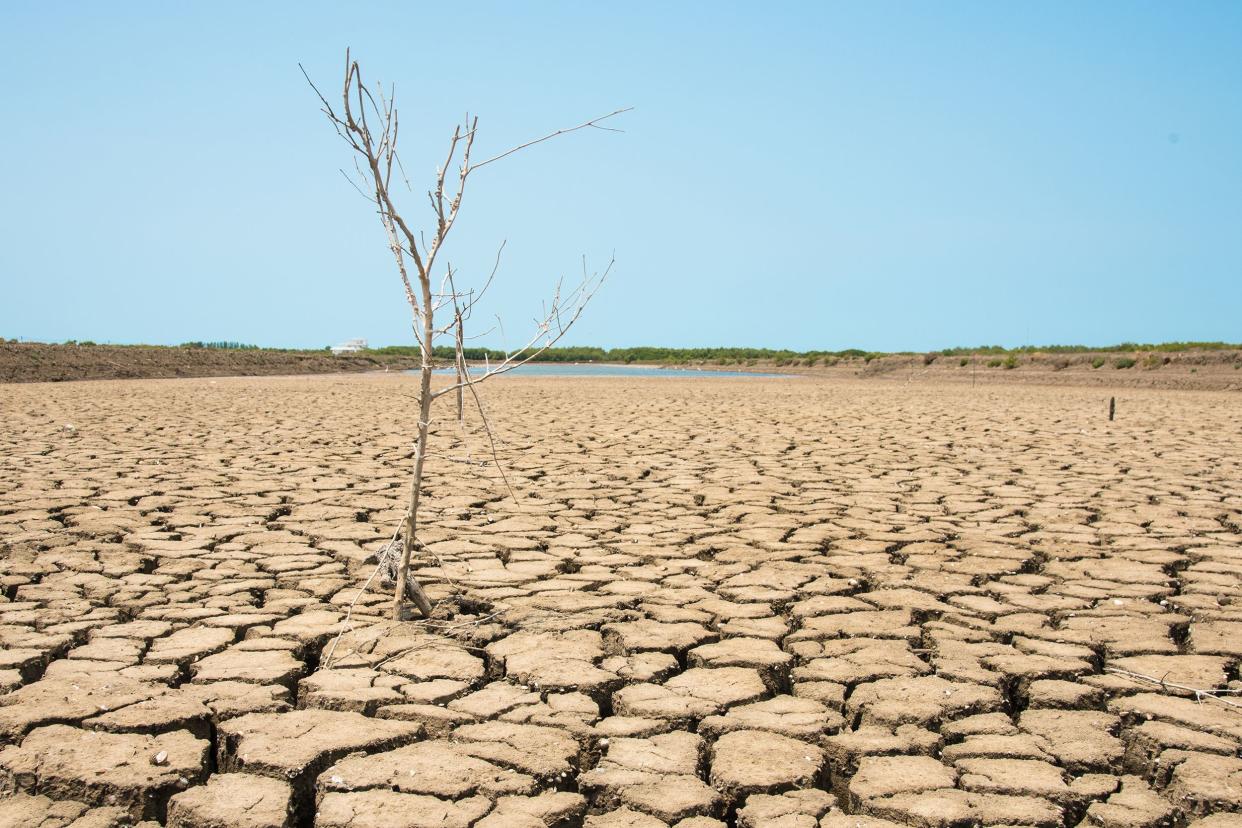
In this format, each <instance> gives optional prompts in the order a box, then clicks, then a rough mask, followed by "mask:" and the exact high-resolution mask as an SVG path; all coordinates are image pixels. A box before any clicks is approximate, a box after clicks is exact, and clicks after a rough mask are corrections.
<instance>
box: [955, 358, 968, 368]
mask: <svg viewBox="0 0 1242 828" xmlns="http://www.w3.org/2000/svg"><path fill="white" fill-rule="evenodd" d="M957 364H958V365H959V366H961V367H962V368H965V367H966V366H967V365H969V364H970V360H969V359H967V358H966V357H962V358H961V359H959V360H958V361H957Z"/></svg>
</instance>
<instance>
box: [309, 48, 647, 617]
mask: <svg viewBox="0 0 1242 828" xmlns="http://www.w3.org/2000/svg"><path fill="white" fill-rule="evenodd" d="M299 68H300V67H299ZM302 73H303V75H305V74H306V71H305V69H303V70H302ZM306 80H307V83H310V85H311V88H312V89H314V91H315V94H316V95H318V97H319V101H320V103H321V104H322V109H323V113H324V114H325V115H326V116H327V118H328V121H329V122H330V123H331V124H332V126H333V127H334V128H335V129H336V133H337V135H339V136H340V137H341V138H342V139H343V140H344V141H345V143H347V144H348V145H349V147H350V149H351V150H352V151H353V153H354V171H355V173H356V177H350V176H349V174H347V173H345V172H344V170H342V174H344V175H345V177H346V178H347V179H348V180H349V181H350V183H351V184H353V185H354V187H355V189H357V190H358V192H359V193H360V194H361V195H362V196H363V198H365V199H366V200H367V201H369V202H371V204H372V205H374V207H375V209H376V213H377V215H378V216H379V220H380V224H381V225H382V226H383V228H384V234H385V237H386V239H387V243H388V249H389V250H390V251H391V253H392V256H393V259H394V261H395V262H396V266H397V272H398V273H399V274H400V276H401V284H402V287H403V288H404V290H405V298H406V301H407V302H408V303H409V306H410V310H411V314H412V324H413V329H414V337H415V341H416V342H417V343H418V349H419V356H420V362H419V392H418V428H417V438H416V442H415V446H414V471H413V477H412V479H411V480H410V492H409V503H408V505H407V507H406V512H405V517H404V519H403V521H402V524H401V526H400V527H399V528H398V530H397V532H396V533H394V541H393V542H392V543H390V544H389V545H388V547H386V550H385V551H386V552H387V553H388V558H389V561H391V562H392V563H393V564H395V565H394V566H393V568H394V569H395V572H394V573H393V574H394V578H393V580H394V581H395V588H394V593H393V609H392V611H393V618H394V620H400V619H401V618H403V617H404V614H405V600H406V598H407V597H408V598H409V599H410V600H412V601H413V602H414V604H415V605H416V606H417V607H418V609H419V611H420V612H422V614H423V615H424V616H429V615H430V614H431V611H432V607H431V603H430V601H428V599H427V595H426V592H425V591H424V590H423V588H422V587H421V586H420V585H419V584H418V583H417V581H416V580H415V579H414V578H413V577H411V575H410V561H411V557H412V555H413V552H414V549H415V547H416V546H417V544H418V540H417V538H418V511H419V505H420V500H421V497H422V494H423V472H424V468H425V464H426V462H427V459H428V455H429V448H428V433H429V429H430V427H431V424H432V413H433V403H434V402H435V401H436V400H437V399H439V398H440V397H443V396H445V395H452V396H453V397H454V398H455V399H456V403H457V406H456V407H457V418H458V419H459V421H460V420H462V418H463V417H464V416H465V406H466V403H467V395H469V400H470V401H471V402H473V403H474V404H475V406H476V407H477V408H478V411H479V415H480V417H481V418H482V420H483V426H484V431H485V433H486V435H487V438H488V440H489V443H490V449H491V453H492V456H493V459H494V460H496V462H497V463H499V458H498V456H497V452H496V443H495V438H494V435H493V433H492V430H491V425H490V422H489V421H488V419H487V414H486V412H485V411H484V409H483V405H482V401H481V399H480V398H479V394H478V390H477V386H478V385H479V384H480V383H482V382H484V381H486V380H488V379H490V378H492V377H494V376H497V375H499V374H503V373H505V372H507V371H511V370H513V369H514V368H517V367H519V366H520V365H523V364H524V363H526V362H529V361H530V360H532V359H534V358H535V357H537V356H538V355H539V354H541V353H542V352H543V351H545V350H546V349H548V348H550V347H551V346H553V345H555V344H556V343H557V342H558V341H559V340H560V339H561V337H563V336H564V335H565V333H566V331H568V330H569V328H570V327H572V326H573V324H574V323H575V322H576V321H577V320H578V317H579V316H580V315H581V314H582V310H583V308H585V306H586V304H587V302H589V301H590V299H591V297H592V296H594V295H595V292H596V291H597V290H598V289H599V286H600V284H601V283H602V282H603V280H604V279H605V278H606V277H607V276H608V273H609V272H610V271H611V269H612V264H613V261H612V260H610V261H609V262H608V265H607V267H605V268H604V269H603V271H602V272H599V271H597V272H596V273H593V274H592V273H588V271H587V269H586V266H585V259H584V263H583V272H582V277H581V280H580V281H578V282H577V284H576V285H574V286H573V287H572V288H570V289H569V290H567V291H565V290H563V289H562V285H561V283H558V284H557V286H556V290H555V292H554V294H553V296H552V299H551V301H550V302H548V303H546V304H545V305H544V311H545V312H544V314H543V316H542V317H541V318H539V319H537V320H536V321H535V331H534V333H533V335H531V336H530V337H529V339H528V340H527V341H526V342H525V344H524V345H523V346H522V347H520V348H519V349H517V350H516V351H513V352H511V353H510V354H509V355H508V356H507V357H506V358H505V359H504V360H502V361H501V362H499V363H497V364H495V365H490V364H489V365H488V366H487V367H486V368H485V369H484V370H483V371H482V372H481V373H479V374H478V375H475V374H473V373H472V372H471V370H470V366H469V364H468V363H467V361H466V359H465V354H464V347H465V341H466V336H465V332H464V331H465V323H466V322H467V321H468V320H469V319H470V316H471V313H472V311H473V310H474V308H475V306H476V305H477V303H478V302H479V300H480V299H482V297H483V295H484V294H485V293H486V292H487V288H488V287H489V286H490V285H491V283H492V280H493V279H494V278H495V276H496V272H497V270H498V269H499V266H500V254H501V252H503V250H504V244H503V243H502V244H501V245H500V250H498V251H497V254H496V262H495V265H494V266H493V267H492V271H491V274H490V275H489V276H488V277H487V279H486V281H484V282H483V284H482V285H481V286H480V287H479V288H478V289H476V290H462V289H459V288H458V286H457V279H456V276H457V273H456V272H455V271H454V269H453V267H452V265H451V264H450V263H448V262H447V260H446V262H445V264H444V268H443V276H442V277H441V278H440V280H439V284H438V285H437V284H436V283H435V282H436V277H435V275H434V274H435V273H436V272H437V270H436V267H437V260H438V259H439V258H440V256H441V254H442V252H443V249H444V243H445V240H446V239H447V238H448V236H449V233H450V232H451V231H452V229H453V226H454V225H455V224H456V222H457V218H458V215H459V214H460V212H461V206H462V197H463V196H464V195H465V191H466V183H467V181H468V180H469V178H470V176H471V175H472V174H473V173H474V172H475V171H476V170H479V169H481V168H483V167H486V166H487V165H488V164H492V163H495V162H496V161H500V160H501V159H503V158H507V157H508V156H510V155H512V154H514V153H515V152H518V151H520V150H523V149H526V148H527V147H531V146H534V145H535V144H539V143H542V142H544V141H547V140H550V139H552V138H555V137H557V136H558V135H564V134H566V133H570V132H576V131H578V130H581V129H601V130H606V131H609V132H619V131H620V130H616V129H612V128H611V127H606V126H602V122H604V121H606V120H608V119H609V118H612V117H614V116H616V115H619V114H621V113H622V112H626V111H628V108H627V109H618V110H616V111H614V112H610V113H608V114H607V115H603V116H600V117H598V118H593V119H591V120H589V121H586V122H584V123H581V124H578V125H577V126H574V127H569V128H566V129H558V130H556V131H555V132H551V133H548V134H547V135H544V136H542V137H539V138H535V139H533V140H530V141H527V142H526V143H523V144H519V145H518V146H515V147H512V148H510V149H508V150H505V151H504V152H501V153H498V154H496V155H493V156H491V157H489V158H487V159H485V160H482V161H474V160H473V159H472V157H471V151H472V150H473V148H474V139H475V135H476V133H477V128H478V118H477V117H476V118H471V117H469V115H467V117H466V120H465V121H464V122H462V123H461V124H458V125H457V126H456V127H455V128H454V130H453V135H452V137H451V138H450V139H449V145H448V154H447V157H446V158H445V159H444V163H443V164H442V165H441V166H439V167H438V168H437V170H436V176H435V184H434V186H433V188H432V189H431V190H429V191H428V192H427V198H428V201H429V203H430V211H431V215H430V219H431V226H430V227H429V228H428V229H430V231H431V232H430V236H431V238H430V240H429V241H428V239H427V237H426V236H427V234H426V232H425V231H423V230H419V229H417V228H416V226H415V225H414V224H413V223H408V222H407V220H406V218H405V216H404V215H403V213H402V212H401V210H400V209H399V208H398V206H397V204H396V199H395V197H394V192H393V190H394V175H395V176H396V181H395V183H396V186H397V187H398V188H399V187H402V186H403V187H404V188H405V189H406V190H407V191H409V192H413V189H412V188H411V187H410V185H409V182H408V180H407V179H406V174H405V168H404V167H403V165H402V163H401V158H400V156H399V154H398V152H397V137H398V131H399V126H400V123H399V119H398V117H397V109H396V105H395V89H394V88H390V89H389V91H388V92H387V93H385V91H384V88H383V87H382V86H378V85H377V86H376V87H375V88H374V91H372V89H371V88H370V87H368V85H367V84H366V83H364V81H363V78H362V71H361V69H360V68H359V66H358V63H357V62H356V61H353V60H351V59H350V55H349V52H348V50H347V51H346V52H345V80H344V84H343V87H342V92H341V104H340V109H339V111H338V109H337V108H335V107H333V106H332V104H331V103H329V102H328V99H327V98H326V97H325V96H324V95H323V94H322V93H321V92H320V91H319V89H318V88H317V87H316V86H315V84H314V83H313V82H312V81H311V80H310V77H309V76H307V77H306ZM454 164H456V169H455V174H454V176H453V177H450V173H449V171H450V169H451V168H453V166H454ZM442 311H443V313H441V312H442ZM446 319H447V321H446ZM446 336H449V337H452V340H453V354H454V359H453V370H454V374H453V381H452V382H450V383H449V384H448V385H446V386H443V387H439V388H436V389H434V390H433V389H432V375H433V372H434V370H435V367H436V366H435V356H434V354H435V346H436V342H437V341H439V340H440V338H441V337H446ZM502 474H503V470H502ZM507 482H508V481H507V480H506V484H507ZM398 552H399V556H398V554H397V553H398ZM384 557H385V556H384V554H383V553H381V564H380V565H381V566H383V565H384V563H385V561H384V560H383V558H384Z"/></svg>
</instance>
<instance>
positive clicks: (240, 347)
mask: <svg viewBox="0 0 1242 828" xmlns="http://www.w3.org/2000/svg"><path fill="white" fill-rule="evenodd" d="M180 347H182V348H212V349H215V350H221V351H257V350H259V346H258V345H247V344H246V343H244V342H199V341H197V340H196V341H194V342H182V343H181V345H180Z"/></svg>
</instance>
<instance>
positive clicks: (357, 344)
mask: <svg viewBox="0 0 1242 828" xmlns="http://www.w3.org/2000/svg"><path fill="white" fill-rule="evenodd" d="M366 349H367V341H366V340H365V339H350V340H347V341H345V342H342V343H341V344H340V345H333V346H332V353H334V354H356V353H357V352H358V351H365V350H366Z"/></svg>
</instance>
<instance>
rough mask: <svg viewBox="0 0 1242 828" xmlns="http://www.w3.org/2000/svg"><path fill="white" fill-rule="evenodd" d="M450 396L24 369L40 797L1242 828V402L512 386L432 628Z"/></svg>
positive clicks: (401, 821) (16, 664)
mask: <svg viewBox="0 0 1242 828" xmlns="http://www.w3.org/2000/svg"><path fill="white" fill-rule="evenodd" d="M413 382H414V381H413V378H410V377H398V376H354V377H346V376H329V377H313V378H279V379H219V380H205V379H204V380H166V381H165V380H144V381H120V382H97V383H77V384H64V385H25V386H3V387H0V587H2V591H0V826H3V828H7V827H8V826H40V827H41V828H69V826H72V827H73V828H115V826H126V825H129V826H137V825H141V826H143V828H155V826H157V825H166V826H172V827H173V828H303V826H321V828H379V827H380V826H397V827H398V828H402V827H404V828H415V827H416V826H437V827H438V828H449V827H451V826H460V828H506V826H513V827H514V828H551V827H552V826H557V827H559V828H575V827H576V826H591V827H592V828H619V827H620V826H628V828H648V827H650V828H667V827H668V826H679V828H711V827H712V826H716V828H721V826H740V828H817V827H818V828H848V827H850V826H860V827H861V828H883V826H892V825H908V826H937V827H939V826H943V827H944V828H958V827H959V826H971V825H1021V826H1041V827H1045V828H1059V827H1060V826H1075V825H1083V826H1094V827H1095V828H1123V827H1125V828H1158V826H1178V827H1180V826H1187V825H1193V826H1197V828H1227V826H1238V825H1242V708H1239V707H1238V706H1237V704H1238V702H1239V701H1242V699H1239V696H1240V695H1242V694H1240V693H1239V691H1242V677H1240V676H1239V660H1240V659H1242V403H1240V400H1239V398H1238V397H1237V395H1236V394H1227V393H1217V392H1206V391H1204V392H1198V391H1165V390H1156V389H1142V388H1127V389H1125V390H1124V391H1122V392H1110V393H1118V394H1119V400H1118V402H1119V405H1118V410H1119V416H1118V419H1117V420H1116V421H1115V422H1111V423H1110V422H1109V421H1108V420H1107V418H1106V415H1105V412H1106V407H1107V395H1106V394H1105V392H1104V391H1101V390H1100V389H1088V388H1064V387H1062V388H1047V387H1039V386H1033V385H1032V386H1012V387H996V386H993V387H987V388H971V387H967V386H963V385H961V384H938V383H935V382H920V383H913V382H904V381H892V382H886V381H877V380H870V381H867V382H857V381H850V380H835V379H833V380H826V379H809V378H789V379H777V380H771V379H760V378H753V379H722V378H714V379H713V378H703V379H701V380H699V379H695V380H673V379H607V380H598V379H596V380H589V379H570V380H565V379H544V378H539V379H536V378H517V377H509V378H505V379H502V380H500V381H497V382H496V383H495V384H494V385H493V386H492V387H491V388H490V391H489V393H488V401H489V412H490V415H491V418H492V420H493V422H494V424H495V426H496V430H497V434H498V437H499V438H500V444H499V453H500V456H501V459H502V460H503V464H504V467H505V468H506V470H507V475H508V478H509V480H510V482H511V483H512V484H513V488H514V490H515V491H516V500H515V498H513V497H511V496H510V495H509V493H508V491H507V488H506V486H505V484H504V482H503V481H502V480H501V479H500V478H499V476H498V475H497V470H496V467H495V465H494V464H493V463H492V462H491V460H492V458H491V453H490V451H489V450H488V449H487V447H486V443H485V442H483V441H482V439H481V435H480V432H479V428H478V424H477V423H476V422H474V421H473V420H472V421H469V422H468V423H467V425H466V428H465V429H464V430H463V429H460V428H459V427H458V425H457V424H456V423H455V422H453V421H452V420H451V419H446V420H444V421H441V422H439V423H437V424H435V435H434V438H433V439H434V443H433V445H432V450H433V452H435V453H436V459H435V460H433V462H432V463H431V472H430V477H429V481H428V489H429V491H428V494H427V501H426V507H425V509H426V511H425V512H424V513H423V525H424V528H423V530H422V535H421V539H422V541H423V544H424V546H423V548H422V549H421V550H420V554H419V555H418V557H417V567H418V571H417V574H418V577H419V578H420V579H421V580H422V582H423V583H425V584H426V585H427V589H428V592H429V593H430V595H431V597H432V599H433V601H434V602H435V604H436V611H435V613H434V617H433V618H431V619H418V620H411V621H404V622H392V621H390V620H388V619H387V615H388V612H389V607H390V600H389V597H388V595H387V594H386V593H385V591H384V590H383V589H382V588H381V587H380V586H379V584H378V582H375V581H372V583H371V588H370V589H369V590H367V591H363V589H362V588H363V586H364V584H366V583H367V582H368V579H369V578H370V576H371V574H372V572H373V571H374V568H375V564H374V555H375V553H376V552H377V550H379V549H380V548H381V547H382V546H383V545H384V544H385V543H386V542H387V541H388V539H389V537H390V536H391V535H392V532H393V530H394V528H395V527H396V525H397V523H398V521H399V519H400V516H401V513H402V509H403V505H404V499H405V493H406V488H407V484H408V473H409V468H410V458H411V455H412V446H411V444H410V433H411V431H412V429H411V428H410V427H409V426H410V425H411V412H412V410H413V408H412V402H411V401H412V397H413V393H414V385H413ZM444 416H446V417H448V416H449V415H448V414H447V413H445V415H444ZM1142 676H1148V677H1151V679H1150V680H1146V679H1143V678H1141V677H1142ZM1196 690H1199V691H1204V690H1206V691H1213V692H1215V693H1218V694H1219V698H1209V697H1206V696H1204V695H1203V694H1202V693H1196ZM1231 699H1232V700H1233V704H1232V705H1231V704H1229V703H1226V702H1228V701H1229V700H1231ZM1222 700H1224V701H1222Z"/></svg>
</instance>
